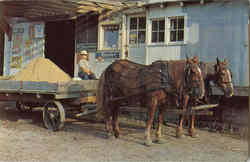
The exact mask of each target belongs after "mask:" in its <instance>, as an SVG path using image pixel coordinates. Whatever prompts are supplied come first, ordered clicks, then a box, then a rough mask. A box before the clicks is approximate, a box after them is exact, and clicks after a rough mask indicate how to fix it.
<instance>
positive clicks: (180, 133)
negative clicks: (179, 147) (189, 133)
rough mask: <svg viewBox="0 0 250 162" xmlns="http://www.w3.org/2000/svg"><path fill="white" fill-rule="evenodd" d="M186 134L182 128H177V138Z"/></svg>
mask: <svg viewBox="0 0 250 162" xmlns="http://www.w3.org/2000/svg"><path fill="white" fill-rule="evenodd" d="M184 137H185V135H184V134H183V133H182V130H180V129H177V130H176V138H184Z"/></svg>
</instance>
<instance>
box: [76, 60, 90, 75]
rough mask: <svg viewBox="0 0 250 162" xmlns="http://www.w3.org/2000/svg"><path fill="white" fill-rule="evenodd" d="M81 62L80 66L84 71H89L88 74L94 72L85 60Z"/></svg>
mask: <svg viewBox="0 0 250 162" xmlns="http://www.w3.org/2000/svg"><path fill="white" fill-rule="evenodd" d="M79 64H80V68H81V69H82V71H83V72H85V73H87V74H88V75H90V74H91V73H92V72H91V70H90V68H89V67H88V66H87V64H86V63H85V61H80V62H79Z"/></svg>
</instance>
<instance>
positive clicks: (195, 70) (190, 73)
mask: <svg viewBox="0 0 250 162" xmlns="http://www.w3.org/2000/svg"><path fill="white" fill-rule="evenodd" d="M184 77H185V78H184V88H187V89H188V90H189V93H190V95H191V96H192V97H195V98H203V96H204V95H205V86H204V80H203V77H202V73H201V69H200V67H199V59H198V57H197V56H194V57H193V59H190V58H189V57H188V56H187V57H186V67H185V74H184Z"/></svg>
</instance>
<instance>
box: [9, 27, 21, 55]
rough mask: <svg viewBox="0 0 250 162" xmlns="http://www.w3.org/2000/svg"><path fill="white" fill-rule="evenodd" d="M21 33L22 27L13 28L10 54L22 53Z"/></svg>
mask: <svg viewBox="0 0 250 162" xmlns="http://www.w3.org/2000/svg"><path fill="white" fill-rule="evenodd" d="M23 34H24V28H22V27H20V28H14V30H13V34H12V38H13V43H12V54H20V53H22V44H23Z"/></svg>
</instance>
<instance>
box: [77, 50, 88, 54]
mask: <svg viewBox="0 0 250 162" xmlns="http://www.w3.org/2000/svg"><path fill="white" fill-rule="evenodd" d="M79 55H88V52H87V51H86V50H82V51H81V52H80V53H79Z"/></svg>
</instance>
